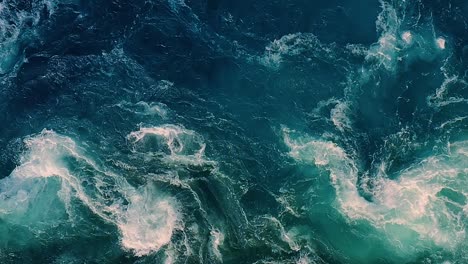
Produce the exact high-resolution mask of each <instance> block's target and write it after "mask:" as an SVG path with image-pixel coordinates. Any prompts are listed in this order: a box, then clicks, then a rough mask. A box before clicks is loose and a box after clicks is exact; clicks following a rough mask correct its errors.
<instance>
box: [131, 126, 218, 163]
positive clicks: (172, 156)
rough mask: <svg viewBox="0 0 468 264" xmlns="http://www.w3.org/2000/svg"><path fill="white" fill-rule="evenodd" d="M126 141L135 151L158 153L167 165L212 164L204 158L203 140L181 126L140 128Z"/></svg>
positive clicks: (204, 145)
mask: <svg viewBox="0 0 468 264" xmlns="http://www.w3.org/2000/svg"><path fill="white" fill-rule="evenodd" d="M127 139H128V140H129V141H130V142H131V143H132V144H133V145H134V148H135V151H140V150H142V151H144V152H156V153H160V154H162V156H163V157H164V158H163V159H164V160H165V161H167V162H169V163H176V164H182V165H183V164H185V165H203V164H212V162H210V161H208V160H206V159H205V158H204V153H205V148H206V144H205V143H204V141H203V138H202V137H201V136H200V135H198V134H197V133H195V132H194V131H192V130H188V129H185V128H183V127H181V126H176V125H162V126H156V127H141V128H140V129H139V130H138V131H133V132H131V133H130V134H128V136H127ZM166 154H169V155H166Z"/></svg>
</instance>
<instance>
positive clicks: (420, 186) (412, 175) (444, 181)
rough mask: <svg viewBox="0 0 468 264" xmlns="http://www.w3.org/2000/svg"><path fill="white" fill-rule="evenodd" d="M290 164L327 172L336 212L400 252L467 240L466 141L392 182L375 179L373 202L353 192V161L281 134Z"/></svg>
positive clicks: (321, 143)
mask: <svg viewBox="0 0 468 264" xmlns="http://www.w3.org/2000/svg"><path fill="white" fill-rule="evenodd" d="M283 132H284V140H285V143H286V145H287V146H288V147H289V148H290V152H289V155H290V156H291V157H293V158H294V159H296V160H298V161H301V162H305V163H313V164H314V165H315V166H317V167H319V168H321V169H324V170H326V171H328V172H329V175H330V181H331V183H332V185H333V186H334V187H335V190H336V201H337V206H338V209H339V211H340V212H342V214H343V215H345V216H346V217H347V218H348V219H350V220H365V221H367V222H368V223H370V224H372V225H373V226H374V227H376V228H378V229H380V230H381V231H382V232H385V233H386V237H387V238H388V239H389V241H390V242H392V244H394V245H395V246H397V247H401V248H405V250H408V251H409V250H411V249H412V248H414V249H416V250H423V249H424V248H425V247H427V246H430V245H431V244H434V245H437V246H440V247H444V248H447V249H454V248H456V247H458V246H460V245H461V244H462V243H463V242H464V241H465V238H466V234H465V233H466V216H467V212H468V205H467V197H468V193H467V192H466V190H464V189H463V188H464V186H466V184H467V181H466V179H467V176H468V170H467V169H466V168H467V167H468V155H467V153H468V142H467V141H461V142H455V143H452V144H451V145H450V146H449V149H450V152H449V153H448V154H447V155H437V156H430V157H427V158H425V159H423V160H422V161H421V162H419V163H417V164H413V165H412V166H411V167H409V168H407V169H405V170H403V171H401V172H400V173H399V175H398V177H397V178H396V179H394V180H393V179H389V178H388V177H385V175H376V177H375V179H373V180H374V184H375V186H376V187H375V188H374V190H373V195H374V196H373V198H374V200H373V201H372V202H369V201H368V200H366V199H364V198H363V197H361V196H360V194H359V192H358V187H357V186H356V185H357V179H358V173H359V171H358V169H357V166H356V162H355V160H354V159H353V157H350V156H349V155H347V154H346V152H345V150H344V149H342V148H341V147H340V146H338V145H337V144H335V143H333V142H331V141H327V140H322V139H312V138H308V137H303V136H298V135H297V134H296V132H294V131H291V130H288V129H284V131H283Z"/></svg>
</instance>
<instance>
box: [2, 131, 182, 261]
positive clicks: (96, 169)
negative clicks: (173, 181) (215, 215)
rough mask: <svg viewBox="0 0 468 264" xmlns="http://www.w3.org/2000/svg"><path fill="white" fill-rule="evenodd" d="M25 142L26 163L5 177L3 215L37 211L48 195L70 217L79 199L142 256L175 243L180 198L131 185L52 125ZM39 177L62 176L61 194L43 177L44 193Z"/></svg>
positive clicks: (24, 161) (10, 219)
mask: <svg viewBox="0 0 468 264" xmlns="http://www.w3.org/2000/svg"><path fill="white" fill-rule="evenodd" d="M24 143H25V146H26V148H27V150H26V152H25V153H24V155H23V156H22V157H21V161H20V165H19V166H18V167H17V168H16V169H15V170H14V171H13V172H12V173H11V175H10V176H9V177H7V178H5V179H3V180H2V181H1V182H0V187H1V189H0V191H1V193H0V199H1V203H0V215H1V216H2V218H3V217H5V216H8V215H15V214H18V212H19V211H21V212H23V213H27V212H28V210H36V209H35V207H34V206H39V205H37V204H34V206H33V202H34V201H35V200H40V199H43V198H41V197H43V196H47V197H49V200H50V201H55V200H61V201H62V202H63V204H64V207H65V208H66V212H67V213H68V215H69V216H70V217H71V216H72V215H73V214H74V209H75V208H74V203H72V201H79V202H80V203H81V204H83V205H85V206H86V207H87V208H89V209H90V210H91V211H92V212H93V213H94V214H95V215H97V216H99V217H100V218H101V219H102V220H104V221H106V222H108V223H110V224H113V225H115V226H116V227H117V228H118V230H119V233H120V235H121V244H122V247H123V248H125V249H127V250H129V251H132V252H134V254H135V255H137V256H143V255H147V254H150V253H152V252H156V251H158V250H159V249H160V248H161V247H162V246H164V245H166V244H168V243H169V242H170V240H171V236H172V233H173V231H174V230H175V229H176V228H177V225H178V223H179V221H180V214H179V212H178V205H177V201H175V200H174V199H173V198H171V197H168V196H167V195H165V194H164V193H163V192H161V191H159V190H157V188H156V187H155V186H154V185H152V184H151V183H148V184H147V185H145V186H142V187H139V188H135V187H133V186H131V185H130V184H129V183H128V182H127V181H126V179H125V178H124V177H122V176H120V175H118V174H116V173H114V172H111V171H109V170H108V169H106V168H104V167H102V165H99V164H98V163H97V162H96V161H94V159H92V158H91V157H89V156H87V155H86V154H85V151H84V149H83V148H82V147H80V146H79V145H78V144H77V143H76V142H75V141H74V140H72V139H71V138H69V137H66V136H62V135H59V134H57V133H55V132H53V131H50V130H44V131H42V132H41V133H40V134H38V135H35V136H31V137H28V138H26V139H25V141H24ZM37 179H41V180H42V181H43V180H44V179H54V180H55V179H56V180H59V182H60V185H61V187H60V188H59V190H58V191H57V190H55V193H54V192H47V191H53V190H54V189H51V188H44V186H45V187H47V186H48V185H50V184H51V183H50V182H49V181H45V182H44V181H43V185H41V186H42V187H40V186H39V187H40V188H42V190H43V192H42V191H40V190H37V189H36V187H35V186H34V185H32V183H33V180H37ZM43 209H44V208H40V209H38V212H36V213H38V214H40V213H41V212H40V211H41V210H43ZM46 212H47V210H44V214H45V213H46ZM43 217H46V216H45V215H44V216H43ZM7 219H8V221H11V222H13V223H14V222H16V221H18V219H15V218H11V217H10V218H7ZM20 220H21V219H20ZM29 224H34V223H29ZM51 224H53V223H52V222H51Z"/></svg>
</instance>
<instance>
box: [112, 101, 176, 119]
mask: <svg viewBox="0 0 468 264" xmlns="http://www.w3.org/2000/svg"><path fill="white" fill-rule="evenodd" d="M116 106H118V107H120V108H122V109H124V110H126V111H129V112H133V113H135V114H137V115H142V116H159V117H161V118H163V119H164V118H166V117H167V115H168V113H169V110H168V108H167V106H166V105H165V104H163V103H154V102H151V103H147V102H144V101H139V102H137V103H136V104H132V103H129V102H126V101H122V102H120V103H118V104H117V105H116Z"/></svg>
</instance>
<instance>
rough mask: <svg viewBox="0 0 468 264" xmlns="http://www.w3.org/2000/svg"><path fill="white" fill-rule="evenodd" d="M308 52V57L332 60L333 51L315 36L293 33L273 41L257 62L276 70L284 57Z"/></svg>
mask: <svg viewBox="0 0 468 264" xmlns="http://www.w3.org/2000/svg"><path fill="white" fill-rule="evenodd" d="M305 52H308V54H309V55H310V56H314V57H319V58H332V57H333V56H334V54H333V50H332V49H331V48H329V47H327V46H326V45H323V44H322V43H321V42H320V41H319V40H318V39H317V37H316V36H315V35H313V34H310V33H294V34H288V35H284V36H282V37H281V38H280V39H275V40H273V41H272V42H271V43H270V44H269V45H268V46H267V47H266V48H265V53H264V54H263V56H262V57H260V58H259V62H260V63H261V64H262V65H264V66H267V67H270V68H273V69H277V68H279V67H280V66H281V64H282V63H283V61H284V59H285V58H286V57H291V56H298V55H301V54H303V53H305Z"/></svg>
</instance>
